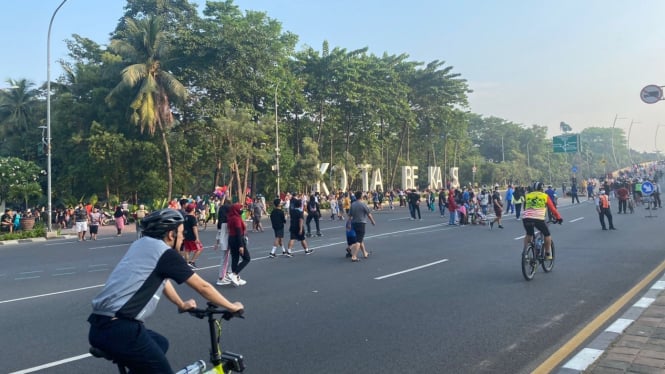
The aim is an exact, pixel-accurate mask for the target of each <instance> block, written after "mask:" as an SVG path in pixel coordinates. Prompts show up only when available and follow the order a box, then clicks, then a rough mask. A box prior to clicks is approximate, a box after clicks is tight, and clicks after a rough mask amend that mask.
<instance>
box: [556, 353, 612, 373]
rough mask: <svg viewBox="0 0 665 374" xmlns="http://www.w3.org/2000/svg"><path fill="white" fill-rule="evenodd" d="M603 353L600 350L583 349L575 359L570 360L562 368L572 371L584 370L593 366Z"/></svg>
mask: <svg viewBox="0 0 665 374" xmlns="http://www.w3.org/2000/svg"><path fill="white" fill-rule="evenodd" d="M602 354H603V351H601V350H600V349H592V348H584V349H582V350H581V351H580V352H579V353H578V354H576V355H575V357H573V358H571V359H570V361H568V362H567V363H566V364H565V365H564V366H563V367H564V368H565V369H572V370H579V371H582V370H585V369H586V368H588V367H589V365H591V364H593V362H594V361H596V359H598V357H600V355H602Z"/></svg>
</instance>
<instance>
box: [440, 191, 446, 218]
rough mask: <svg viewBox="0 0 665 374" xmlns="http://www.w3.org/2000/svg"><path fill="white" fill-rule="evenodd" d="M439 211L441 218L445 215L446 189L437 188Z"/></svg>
mask: <svg viewBox="0 0 665 374" xmlns="http://www.w3.org/2000/svg"><path fill="white" fill-rule="evenodd" d="M439 213H441V218H443V217H444V216H445V215H446V190H445V189H443V188H442V189H440V190H439Z"/></svg>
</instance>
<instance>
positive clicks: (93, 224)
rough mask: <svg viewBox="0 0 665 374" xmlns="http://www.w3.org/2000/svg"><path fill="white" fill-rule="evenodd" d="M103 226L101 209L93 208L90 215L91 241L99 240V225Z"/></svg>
mask: <svg viewBox="0 0 665 374" xmlns="http://www.w3.org/2000/svg"><path fill="white" fill-rule="evenodd" d="M101 224H102V213H100V212H99V208H97V207H94V208H92V213H90V240H97V233H98V232H99V225H101Z"/></svg>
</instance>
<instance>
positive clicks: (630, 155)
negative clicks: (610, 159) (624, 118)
mask: <svg viewBox="0 0 665 374" xmlns="http://www.w3.org/2000/svg"><path fill="white" fill-rule="evenodd" d="M635 123H641V122H635V121H633V120H630V126H628V138H627V139H626V142H627V144H628V158H629V159H630V166H631V167H632V166H633V165H635V162H634V161H633V155H632V152H631V151H630V131H631V130H632V129H633V124H635Z"/></svg>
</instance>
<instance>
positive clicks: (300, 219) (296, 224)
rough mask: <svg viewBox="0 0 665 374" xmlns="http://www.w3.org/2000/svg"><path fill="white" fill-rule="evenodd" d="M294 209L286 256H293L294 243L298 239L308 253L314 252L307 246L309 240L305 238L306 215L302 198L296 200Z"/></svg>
mask: <svg viewBox="0 0 665 374" xmlns="http://www.w3.org/2000/svg"><path fill="white" fill-rule="evenodd" d="M292 204H293V210H292V211H291V217H290V219H291V222H290V225H289V234H290V239H289V245H288V248H287V250H286V253H283V254H284V256H286V257H293V244H294V243H295V242H296V241H299V242H300V245H301V246H302V249H303V250H304V251H305V254H306V255H309V254H312V252H313V251H312V250H311V249H309V248H308V246H307V240H305V217H304V213H303V209H302V201H301V200H300V199H298V200H296V201H294V202H293V203H292Z"/></svg>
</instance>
